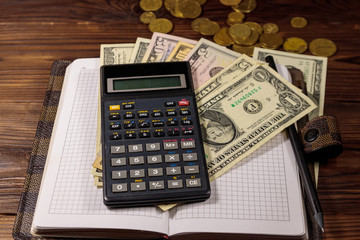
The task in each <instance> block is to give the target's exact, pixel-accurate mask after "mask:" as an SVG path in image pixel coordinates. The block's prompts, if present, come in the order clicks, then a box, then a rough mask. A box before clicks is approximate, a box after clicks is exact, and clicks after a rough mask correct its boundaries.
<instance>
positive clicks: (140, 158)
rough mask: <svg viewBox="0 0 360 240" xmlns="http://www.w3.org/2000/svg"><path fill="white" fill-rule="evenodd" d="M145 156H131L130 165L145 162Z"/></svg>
mask: <svg viewBox="0 0 360 240" xmlns="http://www.w3.org/2000/svg"><path fill="white" fill-rule="evenodd" d="M144 163H145V161H144V156H137V157H129V164H130V165H138V164H144Z"/></svg>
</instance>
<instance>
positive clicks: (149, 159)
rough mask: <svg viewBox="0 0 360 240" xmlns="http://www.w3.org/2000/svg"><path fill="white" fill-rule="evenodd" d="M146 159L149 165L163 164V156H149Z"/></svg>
mask: <svg viewBox="0 0 360 240" xmlns="http://www.w3.org/2000/svg"><path fill="white" fill-rule="evenodd" d="M146 159H147V163H148V164H154V163H161V162H162V158H161V155H153V156H147V157H146Z"/></svg>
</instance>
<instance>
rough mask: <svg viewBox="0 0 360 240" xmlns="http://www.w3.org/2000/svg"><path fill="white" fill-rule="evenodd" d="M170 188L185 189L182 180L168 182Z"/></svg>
mask: <svg viewBox="0 0 360 240" xmlns="http://www.w3.org/2000/svg"><path fill="white" fill-rule="evenodd" d="M167 184H168V188H169V189H172V188H183V183H182V180H168V181H167Z"/></svg>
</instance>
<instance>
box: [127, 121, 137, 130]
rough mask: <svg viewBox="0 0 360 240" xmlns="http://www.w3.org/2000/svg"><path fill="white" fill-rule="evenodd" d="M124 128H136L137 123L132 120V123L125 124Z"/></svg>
mask: <svg viewBox="0 0 360 240" xmlns="http://www.w3.org/2000/svg"><path fill="white" fill-rule="evenodd" d="M124 128H125V129H130V128H136V124H135V123H133V122H131V123H125V124H124Z"/></svg>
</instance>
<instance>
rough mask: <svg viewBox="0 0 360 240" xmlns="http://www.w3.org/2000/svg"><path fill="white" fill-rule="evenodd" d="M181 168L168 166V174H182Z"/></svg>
mask: <svg viewBox="0 0 360 240" xmlns="http://www.w3.org/2000/svg"><path fill="white" fill-rule="evenodd" d="M180 174H181V168H180V167H167V168H166V175H170V176H171V175H180Z"/></svg>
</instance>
